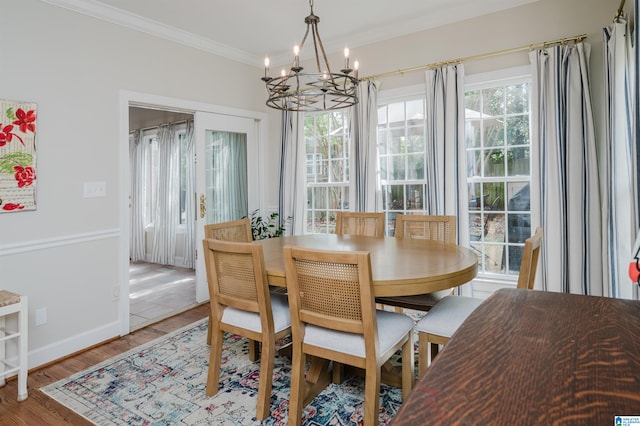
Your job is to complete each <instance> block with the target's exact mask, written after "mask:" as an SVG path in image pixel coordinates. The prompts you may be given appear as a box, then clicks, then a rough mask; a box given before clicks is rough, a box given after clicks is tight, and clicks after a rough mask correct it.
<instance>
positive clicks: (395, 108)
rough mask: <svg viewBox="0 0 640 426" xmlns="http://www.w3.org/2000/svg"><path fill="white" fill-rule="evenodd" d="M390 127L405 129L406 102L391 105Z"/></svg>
mask: <svg viewBox="0 0 640 426" xmlns="http://www.w3.org/2000/svg"><path fill="white" fill-rule="evenodd" d="M388 108H389V127H404V102H400V103H395V104H390V105H389V106H388Z"/></svg>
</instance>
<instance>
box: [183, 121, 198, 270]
mask: <svg viewBox="0 0 640 426" xmlns="http://www.w3.org/2000/svg"><path fill="white" fill-rule="evenodd" d="M185 138H186V141H185V142H186V145H187V148H186V150H185V157H186V158H185V179H186V182H185V200H184V201H185V204H184V214H185V223H184V226H185V230H184V266H186V267H187V268H194V267H195V259H194V254H195V233H196V230H195V220H196V218H195V215H196V213H195V202H196V201H195V199H194V196H195V195H194V194H195V181H196V171H195V148H194V141H193V120H189V121H187V131H186V134H185Z"/></svg>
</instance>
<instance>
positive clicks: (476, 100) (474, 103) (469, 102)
mask: <svg viewBox="0 0 640 426" xmlns="http://www.w3.org/2000/svg"><path fill="white" fill-rule="evenodd" d="M481 97H482V94H481V92H480V91H479V90H470V91H468V92H467V93H465V98H464V107H465V110H466V112H465V114H466V115H467V118H473V115H477V116H479V115H480V111H481V110H482V107H481V105H480V100H481Z"/></svg>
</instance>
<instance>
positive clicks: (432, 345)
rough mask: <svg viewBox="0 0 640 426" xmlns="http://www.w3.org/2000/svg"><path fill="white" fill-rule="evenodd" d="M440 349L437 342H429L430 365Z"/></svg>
mask: <svg viewBox="0 0 640 426" xmlns="http://www.w3.org/2000/svg"><path fill="white" fill-rule="evenodd" d="M439 351H440V346H439V345H438V344H437V343H433V342H430V343H429V365H431V363H432V362H433V360H434V359H435V358H436V356H437V355H438V352H439Z"/></svg>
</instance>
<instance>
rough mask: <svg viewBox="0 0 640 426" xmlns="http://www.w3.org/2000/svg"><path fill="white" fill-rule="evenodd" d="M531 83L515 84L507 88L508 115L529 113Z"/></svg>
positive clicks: (506, 109)
mask: <svg viewBox="0 0 640 426" xmlns="http://www.w3.org/2000/svg"><path fill="white" fill-rule="evenodd" d="M529 91H530V84H529V83H521V84H514V85H510V86H507V87H506V98H507V99H506V108H505V112H506V113H507V114H518V113H522V112H528V111H529Z"/></svg>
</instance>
